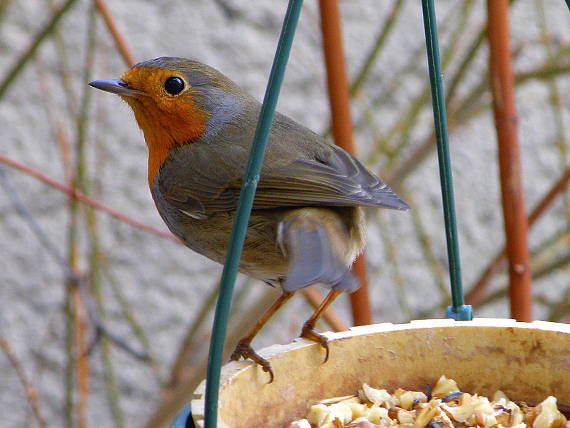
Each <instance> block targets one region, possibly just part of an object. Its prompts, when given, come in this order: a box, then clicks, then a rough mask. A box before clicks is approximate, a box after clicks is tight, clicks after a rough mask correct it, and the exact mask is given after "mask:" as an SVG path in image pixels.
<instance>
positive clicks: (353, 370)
mask: <svg viewBox="0 0 570 428" xmlns="http://www.w3.org/2000/svg"><path fill="white" fill-rule="evenodd" d="M326 335H327V337H328V338H329V339H330V358H329V360H328V361H327V362H326V363H323V355H324V352H323V350H322V348H321V347H320V346H318V345H316V344H315V343H313V342H309V341H307V340H305V339H297V340H295V341H294V342H292V343H290V344H288V345H273V346H270V347H268V348H265V349H264V350H262V351H261V352H260V354H261V355H262V356H263V357H264V358H267V359H268V360H269V361H270V362H271V365H272V367H273V368H274V370H275V380H274V381H273V382H272V383H268V375H267V373H265V372H263V371H262V370H261V369H260V368H259V367H256V365H255V364H253V363H251V362H246V361H239V362H231V363H229V364H227V365H226V366H224V368H223V370H222V376H221V386H220V391H219V399H220V401H219V411H218V426H219V427H220V428H222V427H231V428H251V427H264V428H284V427H286V426H287V425H288V424H289V423H290V422H291V421H293V420H295V419H299V418H302V417H304V416H305V415H306V414H307V412H308V409H309V407H310V405H311V404H313V403H314V402H315V401H319V400H322V399H325V398H330V397H337V396H345V395H351V394H355V393H356V392H357V391H358V389H361V388H362V384H363V383H364V382H366V383H368V384H370V385H371V386H373V387H378V388H384V389H388V390H391V391H393V390H394V389H396V388H404V389H412V390H417V391H422V390H425V386H426V384H431V385H433V384H435V382H436V381H437V380H438V378H439V377H440V376H441V375H442V374H444V375H446V376H447V377H448V378H452V379H454V380H455V381H457V384H458V385H459V387H460V388H461V390H462V391H464V392H469V393H478V394H481V395H486V396H492V395H493V393H495V391H497V390H501V391H503V392H504V393H505V394H506V395H507V396H508V397H509V398H510V399H512V400H522V401H525V402H527V403H533V404H537V403H539V402H541V401H542V400H544V399H545V398H546V397H547V396H548V395H553V396H555V397H556V398H557V399H558V403H559V407H560V408H568V406H564V405H570V382H568V379H570V352H568V349H570V325H565V324H558V323H550V322H544V321H535V322H532V323H522V322H516V321H514V320H504V319H482V318H479V319H475V320H473V321H454V320H451V319H437V320H421V321H412V322H411V323H408V324H398V325H396V324H388V323H386V324H376V325H369V326H360V327H353V328H352V329H350V330H349V331H346V332H340V333H326ZM204 391H205V382H203V383H202V384H201V385H200V386H199V387H198V389H197V391H196V392H195V395H194V396H195V398H194V400H193V401H192V405H191V407H192V413H193V418H194V423H195V426H196V427H203V426H204V425H203V422H204V419H203V418H204V399H203V395H204Z"/></svg>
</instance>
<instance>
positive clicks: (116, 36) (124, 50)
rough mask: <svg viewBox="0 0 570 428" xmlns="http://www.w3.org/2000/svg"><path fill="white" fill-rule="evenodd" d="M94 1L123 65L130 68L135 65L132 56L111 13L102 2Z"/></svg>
mask: <svg viewBox="0 0 570 428" xmlns="http://www.w3.org/2000/svg"><path fill="white" fill-rule="evenodd" d="M94 1H95V6H97V9H98V10H99V13H100V14H101V16H102V17H103V21H105V24H106V25H107V28H108V29H109V32H110V33H111V36H112V37H113V40H114V41H115V45H116V46H117V49H118V51H119V53H120V54H121V56H122V57H123V61H125V64H127V66H129V67H132V66H133V65H135V62H136V61H135V57H134V56H133V54H132V52H131V50H130V48H129V46H128V45H127V42H126V41H125V38H124V37H123V35H122V34H121V32H120V31H119V28H118V27H117V24H116V23H115V18H113V15H112V14H111V11H110V10H109V8H108V7H107V4H106V3H105V1H104V0H94Z"/></svg>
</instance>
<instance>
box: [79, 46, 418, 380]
mask: <svg viewBox="0 0 570 428" xmlns="http://www.w3.org/2000/svg"><path fill="white" fill-rule="evenodd" d="M89 85H91V86H92V87H94V88H97V89H101V90H103V91H106V92H110V93H113V94H116V95H118V96H119V97H120V98H121V99H123V100H124V101H126V103H127V104H128V105H129V106H130V107H131V109H132V111H133V113H134V117H135V120H136V122H137V123H138V126H139V127H140V129H141V130H142V133H143V135H144V139H145V141H146V145H147V147H148V185H149V188H150V193H151V195H152V198H153V200H154V203H155V205H156V208H157V210H158V212H159V214H160V216H161V217H162V219H163V220H164V222H165V223H166V225H167V227H168V228H169V229H170V231H171V232H172V233H173V234H174V235H175V236H177V237H178V238H179V239H180V240H181V241H182V242H183V243H184V244H185V245H186V246H187V247H189V248H190V249H192V250H194V251H195V252H197V253H199V254H201V255H203V256H205V257H207V258H209V259H211V260H214V261H215V262H218V263H223V262H224V260H225V256H226V251H227V247H228V240H229V236H230V232H231V229H232V223H233V218H234V215H235V212H236V206H237V201H238V198H239V193H240V188H241V185H242V182H243V177H244V172H245V168H246V164H247V160H248V156H249V152H250V149H251V144H252V140H253V137H254V133H255V129H256V125H257V120H258V117H259V113H260V110H261V104H260V103H259V101H257V100H256V99H255V98H254V97H252V96H251V95H249V94H248V93H247V92H246V91H244V90H243V89H241V88H240V87H239V86H238V85H237V84H236V83H234V82H233V81H232V80H230V79H229V78H228V77H226V76H225V75H223V74H222V73H221V72H219V71H218V70H216V69H214V68H213V67H210V66H208V65H206V64H203V63H201V62H199V61H196V60H190V59H185V58H178V57H160V58H155V59H151V60H147V61H143V62H140V63H138V64H136V65H134V66H132V67H131V68H130V69H128V70H127V71H126V72H124V73H123V74H122V75H121V76H120V78H119V79H114V80H95V81H92V82H90V83H89ZM363 207H378V208H389V209H395V210H408V209H409V206H408V204H407V203H406V202H405V201H404V200H403V199H402V198H401V197H400V196H398V195H397V194H396V193H395V192H394V191H393V190H392V189H391V188H390V187H389V186H388V185H387V184H386V183H384V182H383V181H382V180H381V179H380V178H379V177H377V176H376V175H375V174H373V173H372V172H370V171H369V170H368V169H367V168H366V167H365V166H364V165H363V164H362V163H361V162H359V161H358V160H357V159H356V158H355V157H354V156H352V155H351V154H349V153H348V152H346V151H345V150H343V149H342V148H340V147H338V146H336V145H335V144H332V143H330V142H328V141H327V140H326V139H324V138H323V137H321V136H320V135H318V134H316V133H315V132H313V131H311V130H310V129H309V128H307V127H305V126H303V125H301V124H300V123H298V122H296V121H295V120H293V119H291V118H289V117H288V116H286V115H284V114H281V113H279V112H276V113H275V116H274V119H273V122H272V127H271V130H270V133H269V137H268V143H267V148H266V153H265V158H264V162H263V165H262V168H261V174H260V179H259V182H258V185H257V191H256V195H255V199H254V201H253V208H252V212H251V217H250V220H249V224H248V229H247V233H246V238H245V243H244V247H243V251H242V256H241V259H240V262H239V271H240V272H242V273H244V274H246V275H249V276H250V277H253V278H256V279H259V280H261V281H263V282H265V283H267V284H269V285H272V286H275V287H280V288H281V295H280V296H279V298H278V299H277V300H276V301H275V303H273V305H271V307H270V308H268V309H267V311H266V312H265V313H264V314H263V316H262V317H261V318H260V319H259V321H258V322H257V323H256V324H255V325H254V326H253V327H252V328H251V329H250V330H249V331H248V332H247V334H246V335H245V336H244V337H243V338H242V339H241V340H240V341H239V342H238V344H237V346H236V348H235V351H234V352H233V354H232V356H231V359H232V360H238V359H240V358H244V359H250V360H253V361H254V362H255V363H257V364H259V365H260V366H261V368H262V369H263V370H264V371H265V372H268V373H269V375H270V382H271V381H272V380H273V378H274V373H273V370H272V368H271V365H270V363H269V362H268V361H267V360H265V359H264V358H262V357H261V356H260V355H259V354H258V353H257V352H256V351H255V350H254V349H253V347H252V346H251V342H252V340H253V338H254V337H255V335H256V334H257V333H258V332H259V331H260V330H261V328H262V327H263V325H264V324H265V323H266V322H267V321H268V320H269V319H270V318H271V316H272V315H273V314H274V313H275V312H277V310H279V309H280V308H281V307H282V306H283V305H284V304H285V303H286V302H287V301H289V299H290V298H291V297H292V296H293V294H294V293H295V291H297V290H299V289H301V288H303V287H307V286H310V285H312V284H316V283H319V284H322V285H324V286H325V287H328V288H329V289H330V290H331V291H330V292H329V294H328V295H327V296H326V297H325V299H324V300H323V303H322V304H321V305H320V306H319V307H318V308H317V309H316V310H315V312H314V313H313V315H312V316H311V317H310V318H309V319H308V320H307V322H305V323H304V324H303V328H302V332H301V336H302V337H305V338H307V339H310V340H313V341H316V342H318V343H320V344H321V345H322V346H323V347H324V348H325V350H326V357H325V361H326V360H327V359H328V345H327V339H326V337H325V336H324V335H322V334H320V333H318V332H317V331H316V330H315V324H316V322H317V320H318V319H319V317H320V316H321V314H322V313H323V312H324V310H325V309H326V307H328V306H329V305H330V304H331V303H332V301H334V299H335V298H336V297H337V296H338V295H339V294H340V293H342V292H348V293H351V292H354V291H355V290H357V289H358V287H359V282H358V280H357V279H356V277H355V276H354V275H353V274H352V273H351V272H350V267H351V265H352V263H353V261H354V260H355V258H356V257H357V256H358V255H359V254H360V252H361V251H362V250H363V247H364V242H365V231H364V215H363Z"/></svg>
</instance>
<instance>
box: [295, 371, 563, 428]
mask: <svg viewBox="0 0 570 428" xmlns="http://www.w3.org/2000/svg"><path fill="white" fill-rule="evenodd" d="M426 391H427V393H423V392H420V391H407V390H404V389H401V388H398V389H397V390H395V391H394V392H393V393H392V394H390V393H389V392H388V391H387V390H385V389H377V388H374V387H372V386H370V385H368V384H366V383H365V384H363V385H362V390H361V391H359V392H358V395H347V396H342V397H334V398H329V399H326V400H322V401H320V402H318V403H316V404H315V405H313V406H311V409H310V410H309V413H308V415H307V418H306V419H300V420H298V421H295V422H292V423H291V424H290V425H289V426H288V427H287V428H309V427H310V428H459V427H461V428H467V427H477V428H570V423H568V421H567V420H566V417H565V416H564V415H563V414H562V413H561V412H560V411H559V410H558V408H557V404H556V398H554V397H552V396H551V397H548V398H546V399H545V400H544V401H543V402H541V403H540V404H538V405H537V406H534V407H532V406H529V405H527V404H525V403H522V402H521V403H518V404H517V403H515V402H513V401H511V400H510V399H509V398H508V397H507V395H506V394H505V393H504V392H502V391H497V392H495V394H494V395H493V398H492V400H489V398H487V397H484V396H481V395H478V394H469V393H467V392H461V391H460V389H459V387H458V386H457V383H456V382H455V381H454V380H453V379H448V378H447V377H445V376H441V377H440V378H439V380H438V381H437V382H436V384H435V386H434V387H433V390H432V388H431V387H429V388H426Z"/></svg>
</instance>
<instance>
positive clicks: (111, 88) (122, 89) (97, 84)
mask: <svg viewBox="0 0 570 428" xmlns="http://www.w3.org/2000/svg"><path fill="white" fill-rule="evenodd" d="M89 85H90V86H93V87H94V88H97V89H101V90H102V91H107V92H111V93H113V94H117V95H123V96H127V97H132V96H135V95H144V92H142V91H138V90H136V89H133V88H129V85H128V84H127V82H124V81H122V80H118V79H115V80H94V81H93V82H89Z"/></svg>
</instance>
